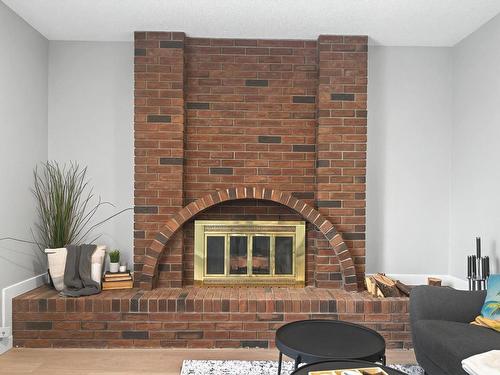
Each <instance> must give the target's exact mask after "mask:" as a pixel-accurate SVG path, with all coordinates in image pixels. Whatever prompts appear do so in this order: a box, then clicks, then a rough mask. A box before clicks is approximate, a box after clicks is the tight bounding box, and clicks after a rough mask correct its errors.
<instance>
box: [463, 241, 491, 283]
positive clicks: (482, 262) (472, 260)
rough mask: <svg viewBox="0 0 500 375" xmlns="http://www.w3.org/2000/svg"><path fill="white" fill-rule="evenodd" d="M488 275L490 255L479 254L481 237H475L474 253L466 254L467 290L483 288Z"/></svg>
mask: <svg viewBox="0 0 500 375" xmlns="http://www.w3.org/2000/svg"><path fill="white" fill-rule="evenodd" d="M489 276H490V257H489V256H485V257H484V256H481V237H476V254H475V255H469V256H467V279H468V280H469V290H485V289H486V282H487V281H488V277H489Z"/></svg>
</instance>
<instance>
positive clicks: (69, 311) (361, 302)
mask: <svg viewBox="0 0 500 375" xmlns="http://www.w3.org/2000/svg"><path fill="white" fill-rule="evenodd" d="M13 310H14V345H16V346H22V347H110V348H111V347H112V348H116V347H152V348H155V347H183V348H184V347H190V348H213V347H218V348H228V347H229V348H238V347H266V348H267V347H273V346H274V332H275V330H276V329H277V328H278V327H280V326H281V325H282V324H284V323H286V322H290V321H293V320H298V319H309V318H320V319H321V318H324V319H343V320H348V321H351V322H358V323H361V324H364V325H366V326H368V327H371V328H374V329H376V330H377V331H378V332H380V333H381V334H382V335H383V336H384V337H385V339H386V342H387V347H388V348H409V347H410V346H411V338H410V331H409V329H410V328H409V323H408V299H407V298H386V299H377V298H373V297H371V296H369V295H368V294H366V293H360V292H357V293H349V292H346V291H344V290H342V289H322V288H310V287H309V288H194V287H189V288H159V289H155V290H152V291H141V290H138V289H133V290H124V291H106V292H103V293H101V294H99V295H96V296H91V297H83V298H78V299H75V298H62V297H59V296H58V294H57V292H56V291H54V290H52V289H48V287H41V288H38V289H36V290H34V291H31V292H29V293H26V294H24V295H22V296H20V297H17V298H16V299H14V302H13Z"/></svg>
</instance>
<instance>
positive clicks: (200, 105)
mask: <svg viewBox="0 0 500 375" xmlns="http://www.w3.org/2000/svg"><path fill="white" fill-rule="evenodd" d="M186 108H187V109H210V103H201V102H187V103H186Z"/></svg>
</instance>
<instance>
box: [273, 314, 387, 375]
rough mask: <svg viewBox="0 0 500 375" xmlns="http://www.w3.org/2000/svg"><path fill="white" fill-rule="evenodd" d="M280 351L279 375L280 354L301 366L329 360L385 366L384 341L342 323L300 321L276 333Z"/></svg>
mask: <svg viewBox="0 0 500 375" xmlns="http://www.w3.org/2000/svg"><path fill="white" fill-rule="evenodd" d="M276 347H277V348H278V350H279V351H280V354H279V362H278V375H281V362H282V360H283V354H285V355H286V356H288V357H290V358H292V359H294V360H295V370H297V367H298V366H299V364H300V363H315V362H322V361H329V360H346V361H347V360H364V361H369V362H381V363H383V364H385V340H384V338H383V337H382V336H381V335H380V334H379V333H377V332H376V331H374V330H372V329H370V328H367V327H364V326H361V325H359V324H354V323H349V322H344V321H341V320H300V321H297V322H292V323H288V324H285V325H284V326H282V327H280V328H278V330H277V331H276Z"/></svg>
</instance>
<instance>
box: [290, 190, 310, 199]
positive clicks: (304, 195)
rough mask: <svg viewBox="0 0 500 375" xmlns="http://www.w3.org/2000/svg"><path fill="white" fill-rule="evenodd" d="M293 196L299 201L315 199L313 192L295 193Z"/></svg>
mask: <svg viewBox="0 0 500 375" xmlns="http://www.w3.org/2000/svg"><path fill="white" fill-rule="evenodd" d="M292 196H294V197H295V198H297V199H314V193H313V192H312V191H294V192H292Z"/></svg>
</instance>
